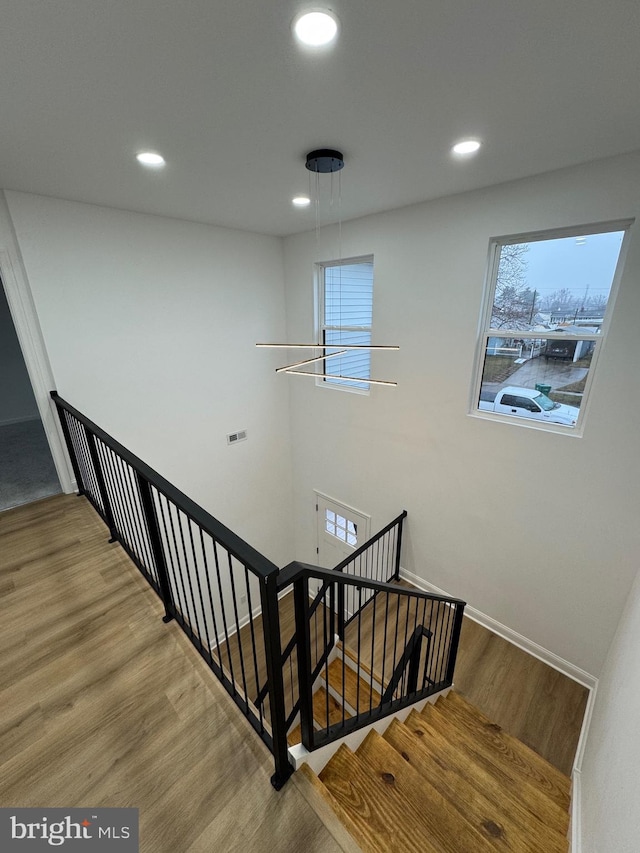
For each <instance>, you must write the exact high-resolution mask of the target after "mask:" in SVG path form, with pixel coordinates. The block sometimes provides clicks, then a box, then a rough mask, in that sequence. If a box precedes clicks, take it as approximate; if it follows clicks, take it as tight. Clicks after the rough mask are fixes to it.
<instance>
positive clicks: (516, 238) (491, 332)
mask: <svg viewBox="0 0 640 853" xmlns="http://www.w3.org/2000/svg"><path fill="white" fill-rule="evenodd" d="M634 222H635V220H634V219H618V220H613V221H608V222H596V223H593V224H590V225H579V226H575V227H570V226H569V227H566V228H553V229H550V230H548V231H529V232H524V233H521V234H509V235H508V236H503V237H492V238H491V239H490V241H489V252H488V255H487V265H486V274H485V280H484V287H483V295H482V311H481V313H480V322H479V324H478V336H477V338H478V340H477V344H476V355H475V359H474V371H473V381H472V384H471V394H470V399H469V412H468V414H469V416H470V417H473V418H479V419H481V420H485V421H497V422H498V423H505V424H515V425H516V426H519V427H523V428H524V429H537V430H542V431H543V432H552V433H555V434H556V435H568V436H571V437H573V438H582V436H583V434H584V425H585V422H586V420H587V415H588V412H589V409H590V407H591V387H592V385H593V378H594V376H595V374H596V369H597V366H598V361H599V359H600V356H601V353H602V349H603V347H604V345H605V343H606V340H607V336H608V332H609V326H610V325H611V317H612V315H613V311H614V309H615V303H616V299H617V296H618V290H619V287H620V279H621V278H622V272H623V270H624V265H625V260H626V255H627V250H628V245H629V234H630V231H631V227H632V225H633V224H634ZM611 231H624V232H625V235H624V237H623V238H622V245H621V247H620V254H619V255H618V261H617V264H616V270H615V273H614V276H613V281H612V283H611V290H610V292H609V300H608V304H607V310H606V313H605V316H604V322H603V324H602V329H601V331H600V333H599V334H597V335H594V334H586V333H585V334H584V335H567V333H566V332H545V333H544V335H541V333H540V332H539V331H536V332H522V331H518V338H522V339H534V340H539V339H540V338H541V337H544V339H545V340H554V339H559V340H565V341H566V340H575V341H579V340H580V341H582V340H588V341H595V347H594V351H593V355H592V357H591V364H590V367H589V373H588V375H587V381H586V383H585V389H584V395H583V401H584V402H583V403H582V405H581V406H580V414H579V416H578V421H577V423H576V425H575V427H572V428H567V427H563V426H562V425H560V424H548V423H542V422H540V421H535V420H529V419H527V418H523V417H517V416H514V417H511V416H510V415H503V414H500V413H498V412H487V411H482V410H480V409H478V400H479V399H480V389H481V386H482V370H483V366H484V357H485V351H486V341H487V340H488V338H489V337H494V336H497V337H499V336H500V333H501V332H502V333H504V331H505V330H504V329H502V330H498V329H492V328H491V326H490V320H491V315H492V309H493V298H494V294H495V285H496V279H497V273H498V264H499V262H500V252H501V250H502V247H503V246H508V245H513V244H518V243H533V242H540V241H543V240H557V239H562V238H564V237H582V236H589V235H590V234H605V233H609V232H611ZM502 336H503V337H504V334H503V335H502Z"/></svg>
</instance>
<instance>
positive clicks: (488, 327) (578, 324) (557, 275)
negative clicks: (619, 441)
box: [472, 222, 629, 430]
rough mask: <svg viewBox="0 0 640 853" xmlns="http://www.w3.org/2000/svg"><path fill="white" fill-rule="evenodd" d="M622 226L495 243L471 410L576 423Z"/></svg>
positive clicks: (609, 295) (607, 307)
mask: <svg viewBox="0 0 640 853" xmlns="http://www.w3.org/2000/svg"><path fill="white" fill-rule="evenodd" d="M628 226H629V223H628V222H625V223H619V222H618V223H612V224H611V225H610V226H609V227H607V226H605V227H602V226H601V227H599V228H598V230H597V232H596V231H593V232H589V231H586V230H585V229H580V230H575V231H573V232H571V231H569V230H565V231H563V232H555V233H554V234H553V235H549V234H547V235H540V234H536V235H530V236H519V237H517V238H513V239H512V238H504V239H500V240H496V241H494V243H493V244H492V252H491V260H490V269H489V286H488V292H487V301H486V304H485V308H484V318H485V319H484V322H483V328H482V333H481V340H480V357H479V359H478V361H479V368H478V374H477V378H476V385H475V391H474V403H473V409H472V411H474V412H481V413H482V414H483V415H484V414H488V415H489V416H495V415H498V416H504V415H506V416H507V417H512V418H523V419H525V420H526V422H527V423H528V424H529V425H531V426H534V425H538V426H539V425H544V426H546V427H547V428H549V427H550V428H552V429H560V430H562V429H563V428H564V429H569V430H571V429H575V428H576V427H580V426H581V423H582V418H583V413H584V405H585V401H586V399H587V394H588V393H589V388H590V387H591V382H592V377H593V370H594V368H595V365H596V361H597V358H598V353H599V350H600V348H601V346H602V343H603V341H604V338H605V335H606V330H607V327H608V323H609V317H610V315H611V309H612V306H613V289H614V282H615V281H616V280H617V276H616V270H617V267H618V260H619V257H620V250H621V247H622V241H623V238H624V236H625V233H626V230H627V228H628ZM523 423H524V421H523Z"/></svg>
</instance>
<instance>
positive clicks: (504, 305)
mask: <svg viewBox="0 0 640 853" xmlns="http://www.w3.org/2000/svg"><path fill="white" fill-rule="evenodd" d="M528 251H529V244H528V243H514V244H508V245H505V246H502V249H501V252H500V263H499V265H498V274H497V276H496V292H495V296H494V299H493V310H492V312H491V327H492V328H493V329H511V330H525V329H529V328H530V327H531V324H532V323H533V320H534V316H535V313H536V311H537V310H538V307H539V306H538V304H537V302H538V294H537V292H536V291H535V290H532V289H531V288H530V287H529V285H528V284H527V258H526V254H527V252H528Z"/></svg>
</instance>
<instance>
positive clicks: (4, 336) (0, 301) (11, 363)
mask: <svg viewBox="0 0 640 853" xmlns="http://www.w3.org/2000/svg"><path fill="white" fill-rule="evenodd" d="M37 417H38V407H37V406H36V398H35V397H34V394H33V389H32V388H31V382H30V380H29V374H28V373H27V368H26V366H25V363H24V357H23V355H22V350H21V349H20V344H19V343H18V336H17V335H16V330H15V327H14V325H13V319H12V317H11V312H10V311H9V305H8V303H7V299H6V296H5V293H4V288H3V287H2V286H1V285H0V426H2V424H10V423H16V422H18V421H27V420H31V419H33V418H37Z"/></svg>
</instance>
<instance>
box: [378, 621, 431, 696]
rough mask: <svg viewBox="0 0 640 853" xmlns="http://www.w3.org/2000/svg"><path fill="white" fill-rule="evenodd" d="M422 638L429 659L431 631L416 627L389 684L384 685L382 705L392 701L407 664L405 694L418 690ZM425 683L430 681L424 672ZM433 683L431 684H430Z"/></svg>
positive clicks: (422, 626)
mask: <svg viewBox="0 0 640 853" xmlns="http://www.w3.org/2000/svg"><path fill="white" fill-rule="evenodd" d="M423 637H426V638H427V654H426V657H427V658H428V657H429V650H428V649H429V643H430V641H431V638H432V637H433V631H430V630H429V629H428V628H425V627H424V625H418V627H417V628H416V629H415V631H414V632H413V634H412V635H411V639H410V640H409V642H408V643H407V645H406V648H405V650H404V651H403V652H402V654H401V655H400V660H399V661H398V664H397V666H396V668H395V670H394V672H393V675H392V676H391V679H390V680H389V683H388V684H387V685H386V688H385V691H384V693H383V694H382V703H381V704H383V705H384V704H385V703H386V702H391V700H392V699H393V695H394V693H395V692H396V690H397V689H398V686H399V684H400V682H401V681H402V679H403V678H404V673H405V670H406V668H407V664H408V665H409V673H408V675H407V692H408V693H416V692H417V690H418V677H419V674H420V655H421V652H422V639H423ZM424 678H425V681H431V679H429V677H428V676H427V675H426V672H425V676H424ZM432 683H433V682H432ZM423 687H424V684H423Z"/></svg>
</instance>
